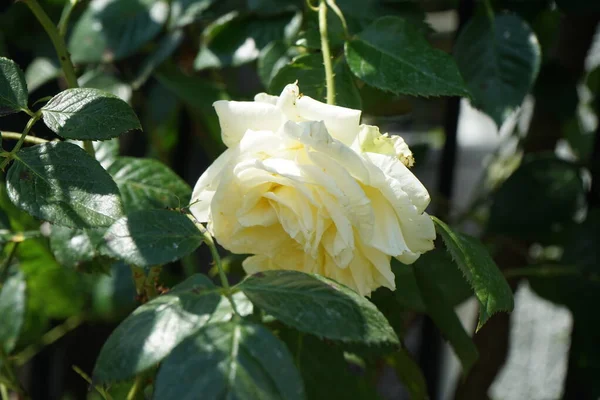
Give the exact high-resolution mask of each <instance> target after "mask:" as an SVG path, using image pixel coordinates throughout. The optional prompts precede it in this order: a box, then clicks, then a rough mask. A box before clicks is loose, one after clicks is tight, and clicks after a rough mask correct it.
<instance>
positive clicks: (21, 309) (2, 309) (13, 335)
mask: <svg viewBox="0 0 600 400" xmlns="http://www.w3.org/2000/svg"><path fill="white" fill-rule="evenodd" d="M26 286H27V285H26V283H25V279H24V277H23V274H22V273H20V272H19V273H17V274H15V275H13V276H11V277H9V278H8V279H7V280H6V282H4V285H3V286H1V288H0V315H2V323H1V324H0V346H1V349H2V352H3V353H4V354H9V353H10V352H11V351H12V350H13V349H14V347H15V344H16V343H17V339H18V338H19V333H21V327H22V326H23V321H24V319H25V310H26V301H27V299H26V297H25V296H26V293H25V289H26Z"/></svg>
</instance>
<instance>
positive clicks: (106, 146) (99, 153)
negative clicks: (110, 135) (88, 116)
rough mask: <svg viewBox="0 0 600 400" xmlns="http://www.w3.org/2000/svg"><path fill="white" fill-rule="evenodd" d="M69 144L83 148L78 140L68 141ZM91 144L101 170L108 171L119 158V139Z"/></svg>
mask: <svg viewBox="0 0 600 400" xmlns="http://www.w3.org/2000/svg"><path fill="white" fill-rule="evenodd" d="M69 142H71V143H74V144H76V145H77V146H79V147H81V148H83V142H82V141H80V140H72V141H71V140H69ZM92 143H93V145H94V150H95V152H96V154H95V158H96V160H97V161H98V162H99V163H100V165H102V168H104V169H106V170H108V168H110V166H111V165H112V164H113V163H114V162H115V161H116V160H117V158H118V157H119V147H120V146H119V138H114V139H110V140H103V141H101V142H99V141H94V142H92Z"/></svg>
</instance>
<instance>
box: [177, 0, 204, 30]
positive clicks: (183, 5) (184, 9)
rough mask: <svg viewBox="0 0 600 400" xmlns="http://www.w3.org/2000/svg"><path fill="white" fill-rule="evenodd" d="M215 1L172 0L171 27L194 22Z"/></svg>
mask: <svg viewBox="0 0 600 400" xmlns="http://www.w3.org/2000/svg"><path fill="white" fill-rule="evenodd" d="M213 3H215V0H172V1H171V17H170V18H169V28H170V29H177V28H181V27H184V26H186V25H189V24H191V23H193V22H194V21H196V20H197V19H198V18H199V17H201V16H202V14H203V13H204V11H206V10H208V8H209V7H210V6H211V5H212V4H213Z"/></svg>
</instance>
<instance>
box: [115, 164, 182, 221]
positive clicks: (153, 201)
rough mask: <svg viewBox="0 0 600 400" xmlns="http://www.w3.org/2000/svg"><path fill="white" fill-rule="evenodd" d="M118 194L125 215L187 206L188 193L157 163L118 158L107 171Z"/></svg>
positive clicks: (176, 178) (164, 167)
mask: <svg viewBox="0 0 600 400" xmlns="http://www.w3.org/2000/svg"><path fill="white" fill-rule="evenodd" d="M108 173H109V174H111V175H112V177H113V179H114V180H115V182H116V183H117V186H118V187H119V190H120V191H121V197H122V199H123V205H124V207H125V210H126V211H127V212H132V211H138V210H144V209H148V208H167V207H170V208H177V207H181V206H183V205H186V204H188V202H189V199H190V196H191V194H192V189H191V188H190V187H189V185H188V184H187V183H185V181H184V180H183V179H181V178H180V177H179V176H178V175H177V174H176V173H175V172H173V171H172V170H171V169H170V168H169V167H167V166H166V165H164V164H162V163H161V162H159V161H156V160H151V159H144V158H133V157H119V158H118V159H117V160H116V161H115V162H114V163H113V164H112V165H111V167H110V168H109V169H108Z"/></svg>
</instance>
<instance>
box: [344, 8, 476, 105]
mask: <svg viewBox="0 0 600 400" xmlns="http://www.w3.org/2000/svg"><path fill="white" fill-rule="evenodd" d="M345 53H346V60H347V62H348V65H349V66H350V70H351V71H352V73H354V75H356V76H357V77H358V78H359V79H361V80H363V81H365V82H366V83H367V84H369V85H371V86H375V87H376V88H378V89H382V90H387V91H390V92H393V93H396V94H401V93H403V94H409V95H413V96H469V92H468V91H467V89H466V87H465V84H464V82H463V79H462V77H461V76H460V73H459V72H458V68H457V67H456V64H455V63H454V60H453V59H452V57H450V55H448V54H446V53H444V52H443V51H441V50H437V49H434V48H432V47H431V46H430V45H429V43H427V40H426V39H425V38H424V37H423V35H422V33H421V32H420V31H419V29H417V28H416V27H414V26H413V25H412V24H411V23H410V22H408V21H406V20H404V19H401V18H397V17H383V18H380V19H378V20H376V21H375V22H373V23H372V24H371V25H369V26H368V27H367V28H366V29H365V30H364V31H362V32H361V33H359V34H358V35H357V36H356V37H355V38H353V39H351V40H349V41H347V42H346V45H345Z"/></svg>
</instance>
